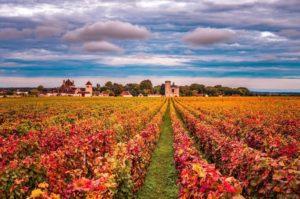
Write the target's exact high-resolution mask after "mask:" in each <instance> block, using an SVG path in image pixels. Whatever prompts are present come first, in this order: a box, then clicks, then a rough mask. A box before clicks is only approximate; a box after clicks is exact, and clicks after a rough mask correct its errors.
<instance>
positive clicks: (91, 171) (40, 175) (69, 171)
mask: <svg viewBox="0 0 300 199" xmlns="http://www.w3.org/2000/svg"><path fill="white" fill-rule="evenodd" d="M165 109H166V105H164V106H163V107H162V108H161V109H160V111H159V112H158V113H157V114H156V115H155V117H154V118H153V119H152V120H151V122H150V123H149V124H148V125H147V126H146V128H144V130H142V131H141V132H140V133H132V135H133V137H131V139H129V141H127V139H124V140H123V141H122V140H120V139H119V132H117V131H112V130H101V128H103V127H102V126H98V129H97V128H96V127H97V126H96V125H97V124H100V125H101V123H96V124H95V126H93V130H92V131H91V130H89V129H88V128H89V126H88V125H86V126H77V128H76V129H73V131H74V132H75V133H74V134H73V135H70V133H67V135H68V136H69V137H68V139H64V138H61V137H59V135H57V137H55V131H54V132H53V136H52V137H51V136H50V137H49V140H48V141H49V143H51V140H50V139H53V142H55V140H57V141H61V140H63V141H62V144H61V145H60V144H58V145H57V146H55V147H54V148H53V150H52V151H51V150H49V151H48V152H46V151H47V149H46V148H47V147H49V146H48V145H47V144H45V145H43V146H44V147H46V148H43V147H42V149H44V152H39V150H35V151H33V152H32V153H31V152H28V154H26V155H27V156H26V155H24V157H22V158H21V157H20V158H15V159H13V160H11V161H9V163H8V165H6V166H5V168H2V169H1V171H0V196H1V197H2V198H8V197H17V198H24V197H26V196H29V195H31V196H32V197H42V196H43V197H52V198H55V197H59V196H61V197H63V198H70V197H75V196H76V197H89V196H91V197H92V196H95V197H98V198H112V197H114V196H120V197H122V196H126V197H127V196H130V195H131V194H132V193H133V192H134V191H136V190H137V189H138V188H139V187H140V186H141V185H142V183H143V179H144V176H145V173H146V168H147V165H148V164H149V162H150V158H151V153H152V150H153V149H154V146H155V143H156V141H157V139H158V136H159V124H160V122H161V120H162V115H163V113H164V112H165ZM150 110H152V109H151V108H150ZM141 114H142V113H141ZM136 117H142V116H141V115H136ZM89 131H91V132H89ZM44 133H47V132H44ZM57 133H58V134H59V132H57ZM71 134H72V133H71ZM29 135H30V133H29ZM42 143H43V142H38V145H39V147H41V146H40V145H41V144H42ZM39 147H38V148H39ZM25 148H26V149H28V147H25ZM29 149H30V148H29ZM21 151H22V150H21ZM22 152H23V151H22ZM15 154H18V153H15Z"/></svg>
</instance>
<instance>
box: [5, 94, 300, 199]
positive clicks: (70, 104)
mask: <svg viewBox="0 0 300 199" xmlns="http://www.w3.org/2000/svg"><path fill="white" fill-rule="evenodd" d="M299 155H300V99H299V98H297V97H211V98H201V97H197V98H196V97H185V98H184V97H183V98H170V99H168V98H76V97H74V98H70V97H52V98H20V99H5V98H3V99H0V198H53V199H54V198H182V199H188V198H210V199H212V198H295V199H296V198H299V195H300V158H299Z"/></svg>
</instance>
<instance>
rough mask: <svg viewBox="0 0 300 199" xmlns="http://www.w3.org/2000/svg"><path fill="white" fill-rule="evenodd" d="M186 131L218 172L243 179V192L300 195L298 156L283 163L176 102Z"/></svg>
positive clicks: (281, 195) (274, 195) (267, 194)
mask: <svg viewBox="0 0 300 199" xmlns="http://www.w3.org/2000/svg"><path fill="white" fill-rule="evenodd" d="M175 106H176V109H177V110H178V111H179V113H180V114H181V116H182V118H183V120H184V122H185V123H186V125H187V127H188V128H189V130H190V131H191V132H192V133H193V134H194V135H195V136H196V137H197V139H198V141H199V145H200V148H201V150H202V151H203V152H204V153H205V155H206V157H208V158H209V159H210V160H211V161H213V162H214V163H215V164H216V165H217V167H218V168H219V169H220V171H221V172H222V173H224V174H226V175H230V176H233V177H235V178H236V179H238V180H239V181H241V182H242V185H243V188H244V192H243V195H248V196H260V197H290V198H297V197H298V195H299V180H300V175H299V172H298V170H299V159H295V160H294V161H291V163H290V164H285V163H284V161H280V160H274V159H272V158H270V157H268V156H266V154H264V153H261V152H260V151H257V150H254V149H252V148H250V147H248V146H247V145H245V144H244V143H242V142H240V141H238V140H232V139H231V138H229V137H227V136H225V135H224V134H222V133H220V132H219V131H217V130H216V129H215V128H212V127H211V126H210V125H206V124H204V123H202V122H201V121H199V120H197V119H196V118H195V117H194V116H193V115H192V114H191V113H189V111H187V110H185V109H184V108H183V107H182V106H181V105H180V104H178V103H176V104H175Z"/></svg>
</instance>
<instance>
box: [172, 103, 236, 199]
mask: <svg viewBox="0 0 300 199" xmlns="http://www.w3.org/2000/svg"><path fill="white" fill-rule="evenodd" d="M170 114H171V120H172V127H173V132H174V159H175V164H176V169H177V170H178V173H179V179H178V182H179V185H180V190H179V197H180V198H183V199H184V198H233V197H234V198H242V196H241V195H240V193H241V191H242V187H241V185H240V183H239V182H238V181H237V180H236V179H234V178H233V177H226V176H222V174H221V173H220V172H219V171H218V170H217V169H216V168H215V166H214V165H213V164H209V163H208V162H207V161H206V160H205V159H204V158H203V157H202V156H201V155H200V153H199V151H198V150H197V149H196V148H195V146H194V144H195V143H194V142H193V140H192V139H191V138H190V137H189V135H188V133H187V132H186V131H185V130H184V128H183V127H182V124H181V122H180V121H179V119H178V118H177V116H176V113H175V111H174V107H173V106H171V113H170Z"/></svg>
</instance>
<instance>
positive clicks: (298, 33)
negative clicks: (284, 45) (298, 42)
mask: <svg viewBox="0 0 300 199" xmlns="http://www.w3.org/2000/svg"><path fill="white" fill-rule="evenodd" d="M278 34H279V35H281V36H284V37H288V38H291V39H299V38H300V30H295V29H284V30H281V31H279V32H278Z"/></svg>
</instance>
